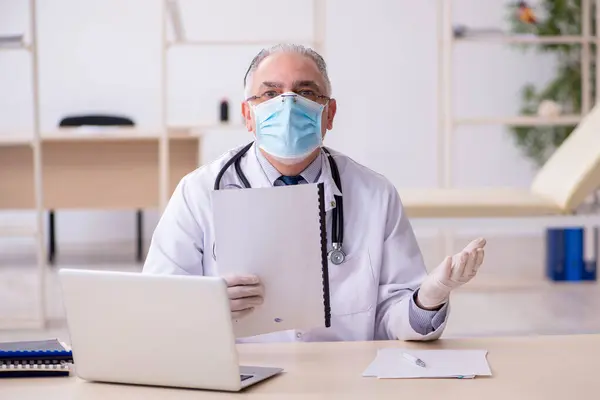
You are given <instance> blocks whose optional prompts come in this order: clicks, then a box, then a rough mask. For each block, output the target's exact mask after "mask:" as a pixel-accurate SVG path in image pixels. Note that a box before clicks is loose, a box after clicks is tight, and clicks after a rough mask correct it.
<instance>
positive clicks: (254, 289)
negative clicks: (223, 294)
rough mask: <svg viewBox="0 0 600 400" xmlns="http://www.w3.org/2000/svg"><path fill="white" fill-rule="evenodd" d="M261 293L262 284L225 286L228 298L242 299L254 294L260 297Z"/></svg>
mask: <svg viewBox="0 0 600 400" xmlns="http://www.w3.org/2000/svg"><path fill="white" fill-rule="evenodd" d="M263 294H264V288H263V285H246V286H232V287H228V288H227V295H228V296H229V298H230V299H242V298H244V297H254V296H258V297H262V296H263Z"/></svg>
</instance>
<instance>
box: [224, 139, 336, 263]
mask: <svg viewBox="0 0 600 400" xmlns="http://www.w3.org/2000/svg"><path fill="white" fill-rule="evenodd" d="M253 144H254V142H250V143H248V144H247V145H246V146H244V147H243V148H242V149H241V150H240V151H238V152H237V153H236V154H235V155H234V156H233V157H231V159H229V161H227V162H226V163H225V165H224V166H223V168H221V170H220V171H219V173H218V174H217V177H216V178H215V186H214V190H219V189H220V186H221V178H223V175H224V174H225V172H226V171H227V170H228V169H229V167H231V165H232V164H233V166H234V168H235V172H236V174H237V176H238V178H239V179H240V181H242V184H243V185H244V187H245V188H246V189H250V188H251V186H250V182H248V178H246V175H245V174H244V171H242V167H241V166H240V160H241V159H242V157H243V156H244V154H246V153H247V152H248V150H250V147H252V145H253ZM323 151H325V153H326V154H327V160H328V161H329V166H330V168H331V176H332V178H333V181H334V182H335V184H336V186H337V187H338V189H339V191H340V193H341V192H342V181H341V179H340V171H339V170H338V167H337V164H336V162H335V160H334V159H333V156H332V155H331V153H330V152H329V150H327V149H326V148H324V147H323ZM334 198H335V202H336V207H334V208H333V210H332V222H333V223H332V228H331V244H332V249H331V250H330V251H329V253H327V257H328V258H329V261H331V263H332V264H334V265H340V264H341V263H343V262H344V260H346V254H345V253H344V250H343V249H342V245H343V243H344V204H343V199H342V196H337V195H334ZM213 259H215V260H216V259H217V257H216V254H215V244H214V243H213Z"/></svg>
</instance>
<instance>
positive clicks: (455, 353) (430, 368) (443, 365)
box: [363, 348, 492, 379]
mask: <svg viewBox="0 0 600 400" xmlns="http://www.w3.org/2000/svg"><path fill="white" fill-rule="evenodd" d="M403 353H407V354H409V355H410V356H413V357H417V358H419V359H421V360H423V361H424V362H425V365H426V366H425V367H424V368H423V367H419V366H418V365H416V364H414V363H412V362H410V361H409V360H407V359H406V358H405V357H404V356H403ZM486 356H487V350H410V349H396V348H394V349H380V350H379V351H378V352H377V357H376V358H375V360H374V361H373V362H372V363H371V364H370V365H369V366H368V367H367V369H366V370H365V371H364V372H363V376H365V377H377V378H381V379H394V378H474V377H475V376H477V375H479V376H491V375H492V372H491V371H490V366H489V365H488V362H487V358H486Z"/></svg>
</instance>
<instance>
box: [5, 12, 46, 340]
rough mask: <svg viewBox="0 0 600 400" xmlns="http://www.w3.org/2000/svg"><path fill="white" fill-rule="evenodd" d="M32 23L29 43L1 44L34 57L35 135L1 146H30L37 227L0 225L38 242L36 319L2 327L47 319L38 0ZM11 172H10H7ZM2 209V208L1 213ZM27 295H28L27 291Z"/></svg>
mask: <svg viewBox="0 0 600 400" xmlns="http://www.w3.org/2000/svg"><path fill="white" fill-rule="evenodd" d="M29 25H30V40H29V43H26V42H25V41H21V42H20V43H11V44H8V45H7V44H4V45H2V44H0V51H26V52H28V53H29V55H30V60H31V80H32V88H33V93H32V95H33V102H32V103H33V113H32V114H33V115H32V118H33V135H32V137H30V138H27V136H26V135H21V136H19V135H16V134H13V135H10V136H6V137H4V136H3V137H2V139H1V140H0V147H4V146H9V147H11V148H12V147H14V146H22V145H25V146H27V147H29V148H30V150H31V155H32V168H33V175H34V177H33V181H32V183H33V190H32V192H33V197H34V200H33V204H34V206H35V223H34V226H3V225H1V224H0V236H1V237H4V238H31V239H33V240H34V242H35V250H36V259H37V268H36V282H35V284H36V287H37V291H36V293H35V294H34V295H35V304H36V311H35V316H34V317H33V318H23V319H18V320H0V327H2V326H4V325H6V326H11V327H19V328H36V329H37V328H42V327H44V325H45V322H46V307H45V295H46V290H45V286H46V252H45V247H44V234H43V232H44V208H43V203H44V201H43V195H44V193H43V192H44V191H43V184H42V143H41V136H40V101H39V81H38V77H39V74H38V51H37V43H38V35H37V10H36V0H29ZM8 173H9V174H10V173H11V171H8ZM1 212H2V210H0V213H1ZM24 295H27V294H24Z"/></svg>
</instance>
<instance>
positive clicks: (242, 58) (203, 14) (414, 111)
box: [0, 0, 553, 246]
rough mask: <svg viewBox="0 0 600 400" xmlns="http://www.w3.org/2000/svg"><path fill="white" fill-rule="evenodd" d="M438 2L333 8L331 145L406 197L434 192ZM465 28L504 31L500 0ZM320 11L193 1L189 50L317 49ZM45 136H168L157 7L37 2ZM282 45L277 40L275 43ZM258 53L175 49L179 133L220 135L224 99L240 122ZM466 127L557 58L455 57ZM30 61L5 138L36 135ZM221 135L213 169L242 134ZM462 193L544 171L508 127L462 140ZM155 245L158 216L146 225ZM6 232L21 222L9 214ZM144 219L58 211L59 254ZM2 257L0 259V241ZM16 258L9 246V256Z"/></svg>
mask: <svg viewBox="0 0 600 400" xmlns="http://www.w3.org/2000/svg"><path fill="white" fill-rule="evenodd" d="M439 3H440V0H423V1H409V0H373V1H369V2H367V1H365V0H327V31H326V48H325V52H324V55H325V57H326V60H327V61H328V63H329V66H330V75H331V79H332V81H333V88H334V95H335V97H336V98H337V99H338V104H339V107H338V116H337V120H336V123H335V129H334V131H332V132H330V133H329V136H328V144H329V145H331V146H333V147H336V148H338V149H339V150H342V151H345V152H347V153H348V154H349V155H351V156H352V157H354V158H355V159H357V160H358V161H360V162H362V163H364V164H366V165H367V166H369V167H371V168H373V169H375V170H377V171H379V172H382V173H384V174H385V175H387V176H388V177H389V178H390V179H392V180H393V181H394V182H395V183H396V184H397V185H398V186H401V187H402V186H403V187H414V186H421V187H427V186H434V185H436V182H437V181H436V168H437V158H436V129H437V121H436V118H437V93H436V92H437V82H436V79H437V69H436V68H437V56H438V55H437V49H436V45H437V39H436V34H437V32H436V30H437V26H436V18H435V15H436V7H437V6H438V4H439ZM454 3H455V21H456V22H460V23H466V24H469V25H472V26H481V27H490V26H491V27H498V26H503V23H504V18H505V15H506V9H505V3H506V2H504V1H500V0H486V1H485V2H483V1H481V0H455V1H454ZM311 6H312V0H303V1H294V2H281V1H277V0H256V1H252V2H248V1H245V0H219V1H209V0H195V1H184V2H183V8H184V11H185V16H184V20H185V25H186V29H187V30H188V33H189V36H191V37H192V38H212V39H219V38H227V39H236V38H238V39H239V38H254V39H262V40H265V39H266V40H268V39H270V38H271V36H270V34H269V31H270V30H272V31H274V32H276V33H277V34H278V36H279V37H280V38H281V39H284V40H286V39H291V40H299V41H308V40H310V35H311V32H312V9H311ZM38 8H39V17H38V18H39V27H38V29H39V34H40V43H39V46H40V53H39V54H40V68H41V74H40V79H41V105H42V118H41V123H42V129H43V130H52V129H53V128H54V127H55V126H56V124H57V122H58V120H59V119H60V118H61V117H62V116H64V115H65V114H67V113H75V112H120V113H125V114H127V115H130V116H131V117H133V118H134V120H135V121H136V122H137V124H138V125H139V126H140V127H144V128H154V127H157V126H158V125H159V123H160V119H159V118H160V114H159V111H160V107H161V103H160V101H161V98H160V90H159V89H160V54H161V53H160V31H159V28H160V23H161V22H160V0H105V1H102V2H98V1H93V0H45V1H38ZM26 29H28V25H27V7H26V2H25V1H23V0H0V33H14V32H20V31H23V30H26ZM276 39H277V38H276ZM257 51H258V47H256V46H246V47H233V46H229V47H222V48H219V47H210V48H189V47H186V48H178V49H176V50H174V51H173V52H172V53H171V55H170V58H169V65H170V71H171V72H170V81H171V86H170V89H169V104H170V110H171V111H170V113H169V120H170V122H171V123H174V124H190V123H203V122H211V121H214V120H216V118H217V103H218V101H219V100H220V99H221V97H223V96H225V97H227V98H229V99H231V100H232V101H233V102H234V106H233V112H234V116H235V118H237V116H236V115H235V113H236V112H237V110H238V106H237V101H239V100H240V99H241V96H242V88H241V82H242V77H243V74H244V72H245V70H246V68H247V65H248V63H249V61H250V59H251V58H252V56H253V55H254V54H255V53H256V52H257ZM455 55H456V61H455V71H456V72H455V87H456V91H455V95H454V101H455V106H456V107H455V109H456V113H457V115H460V116H482V115H511V114H516V112H517V111H518V106H519V97H518V93H519V89H520V88H521V86H522V85H523V84H525V83H526V82H529V81H530V82H537V83H543V82H544V81H545V80H546V79H548V78H549V77H551V76H552V72H553V63H552V60H551V59H549V58H548V57H547V56H541V55H537V54H534V53H528V54H523V53H521V52H520V51H518V50H514V49H509V48H505V47H502V46H500V45H481V44H470V45H467V44H461V45H460V46H459V48H457V49H456V52H455ZM30 88H31V83H30V70H29V64H28V56H27V54H25V53H21V52H0V135H2V134H3V133H8V132H9V131H12V132H14V131H23V132H27V131H30V130H31V127H32V122H31V96H30ZM226 135H229V133H226V132H215V133H213V134H212V136H211V137H210V138H209V143H210V145H209V146H208V147H207V148H206V150H205V151H206V154H205V155H206V156H209V157H214V156H215V155H216V154H218V153H220V152H221V151H223V150H224V149H225V148H227V147H229V146H232V145H233V144H235V143H237V142H239V141H240V140H246V139H247V136H246V134H245V133H243V132H238V133H233V134H231V135H229V136H226ZM456 135H457V140H456V142H455V147H454V149H453V152H454V161H455V164H454V165H455V170H454V172H455V173H454V180H455V184H456V185H457V186H482V185H485V186H493V185H510V186H527V185H528V184H529V183H530V181H531V178H532V176H533V173H534V171H533V170H532V168H531V165H530V163H529V162H528V161H526V160H525V159H523V157H521V156H520V154H519V152H518V151H517V150H516V149H515V147H514V145H513V142H512V139H511V138H510V136H509V135H508V134H507V132H506V130H505V129H504V128H503V127H495V126H491V127H487V126H486V127H469V128H467V127H464V128H460V129H458V130H457V131H456ZM147 214H148V216H147V224H146V232H147V236H149V235H150V233H151V231H152V228H153V225H154V223H155V222H156V218H157V215H156V212H149V213H147ZM0 218H1V219H2V220H8V219H11V220H12V221H15V220H16V219H20V218H22V217H21V216H14V215H9V216H7V214H6V213H4V214H0ZM133 234H134V225H133V212H102V211H94V212H91V211H77V212H73V211H60V212H59V213H58V235H59V241H60V243H59V245H65V244H67V245H68V244H69V243H77V242H84V243H88V242H93V243H101V242H113V241H123V240H132V239H133ZM0 246H2V244H1V242H0ZM4 246H6V244H5V245H4Z"/></svg>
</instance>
